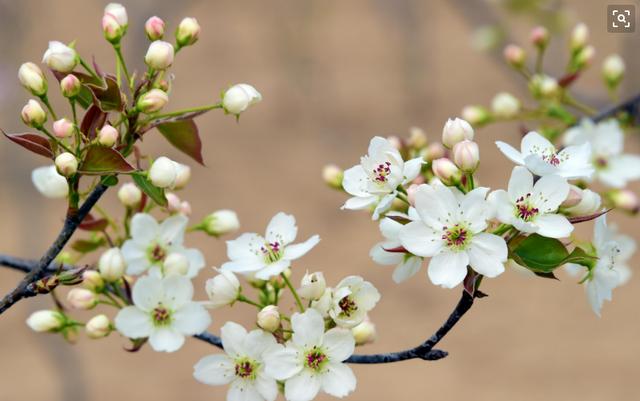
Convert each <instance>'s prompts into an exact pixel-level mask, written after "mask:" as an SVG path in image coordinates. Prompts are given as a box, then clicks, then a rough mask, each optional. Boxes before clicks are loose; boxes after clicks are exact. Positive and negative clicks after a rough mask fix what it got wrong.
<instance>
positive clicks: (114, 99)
mask: <svg viewBox="0 0 640 401" xmlns="http://www.w3.org/2000/svg"><path fill="white" fill-rule="evenodd" d="M87 86H88V87H89V89H91V92H92V93H93V96H94V98H95V103H96V104H97V105H98V106H99V107H100V109H101V110H102V111H104V112H108V111H113V110H116V111H122V109H123V108H124V101H123V100H122V93H120V87H119V86H118V82H117V81H116V80H115V79H114V78H113V77H111V76H109V75H107V76H106V77H104V83H102V82H101V83H100V84H97V85H96V84H93V83H91V84H87Z"/></svg>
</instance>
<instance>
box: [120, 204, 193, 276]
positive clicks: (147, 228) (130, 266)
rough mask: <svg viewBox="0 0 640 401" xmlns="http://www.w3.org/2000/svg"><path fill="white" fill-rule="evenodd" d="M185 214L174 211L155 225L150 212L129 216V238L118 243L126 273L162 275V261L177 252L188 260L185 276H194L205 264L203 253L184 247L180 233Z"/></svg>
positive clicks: (184, 224) (182, 229) (182, 234)
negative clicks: (120, 245)
mask: <svg viewBox="0 0 640 401" xmlns="http://www.w3.org/2000/svg"><path fill="white" fill-rule="evenodd" d="M188 221H189V220H188V219H187V217H185V216H184V215H182V214H175V215H172V216H171V217H168V218H167V219H165V220H164V221H163V222H162V223H160V224H158V222H157V221H156V219H154V218H153V216H151V215H150V214H146V213H137V214H136V215H135V216H133V218H132V219H131V239H128V240H126V241H125V242H124V244H123V245H122V256H123V257H124V260H125V262H126V264H127V274H131V275H138V274H142V273H144V272H145V271H147V270H149V272H150V273H151V274H153V275H156V276H162V275H164V274H165V271H164V266H163V265H164V261H165V259H166V258H167V256H169V255H170V254H171V253H180V254H182V255H184V256H186V257H187V259H189V270H188V271H187V274H186V276H187V277H188V278H193V277H195V276H196V275H197V274H198V272H199V271H200V269H202V268H203V267H204V265H205V262H204V256H203V255H202V253H201V252H200V251H199V250H197V249H195V248H189V249H187V248H185V247H184V245H183V242H184V232H185V230H186V228H187V223H188Z"/></svg>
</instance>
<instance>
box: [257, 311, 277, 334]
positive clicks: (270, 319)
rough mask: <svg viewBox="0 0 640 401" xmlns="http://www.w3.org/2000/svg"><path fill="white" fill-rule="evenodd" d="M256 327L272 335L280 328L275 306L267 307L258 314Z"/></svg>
mask: <svg viewBox="0 0 640 401" xmlns="http://www.w3.org/2000/svg"><path fill="white" fill-rule="evenodd" d="M258 326H259V327H260V328H261V329H263V330H265V331H268V332H269V333H273V332H274V331H276V330H278V328H279V327H280V311H279V310H278V307H277V306H276V305H267V306H265V307H264V308H262V310H261V311H260V312H258Z"/></svg>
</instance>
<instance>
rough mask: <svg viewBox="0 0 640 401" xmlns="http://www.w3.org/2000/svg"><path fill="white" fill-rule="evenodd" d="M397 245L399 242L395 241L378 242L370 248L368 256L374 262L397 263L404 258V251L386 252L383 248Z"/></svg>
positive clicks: (383, 263) (381, 263)
mask: <svg viewBox="0 0 640 401" xmlns="http://www.w3.org/2000/svg"><path fill="white" fill-rule="evenodd" d="M390 245H393V246H390ZM398 246H400V244H399V243H396V242H379V243H377V244H375V245H374V246H373V248H371V250H370V251H369V256H370V257H371V259H373V261H374V262H376V263H378V264H380V265H397V264H398V263H400V262H402V260H403V259H404V253H400V252H387V251H385V248H386V249H392V248H396V247H398Z"/></svg>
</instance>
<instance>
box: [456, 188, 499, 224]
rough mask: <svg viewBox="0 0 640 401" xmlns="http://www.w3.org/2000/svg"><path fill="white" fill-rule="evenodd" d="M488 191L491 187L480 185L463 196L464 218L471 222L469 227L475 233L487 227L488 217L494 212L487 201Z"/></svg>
mask: <svg viewBox="0 0 640 401" xmlns="http://www.w3.org/2000/svg"><path fill="white" fill-rule="evenodd" d="M487 192H489V188H485V187H478V188H475V189H474V190H472V191H471V192H469V193H467V194H465V195H464V197H463V198H462V202H461V209H462V212H463V219H464V220H465V221H467V223H469V228H470V229H471V231H472V232H474V233H477V232H480V231H483V230H484V229H485V228H487V219H488V218H489V217H491V214H492V210H491V208H490V207H489V205H488V204H487V201H486V197H487Z"/></svg>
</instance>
